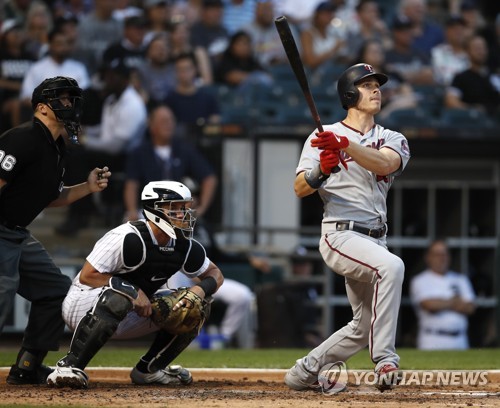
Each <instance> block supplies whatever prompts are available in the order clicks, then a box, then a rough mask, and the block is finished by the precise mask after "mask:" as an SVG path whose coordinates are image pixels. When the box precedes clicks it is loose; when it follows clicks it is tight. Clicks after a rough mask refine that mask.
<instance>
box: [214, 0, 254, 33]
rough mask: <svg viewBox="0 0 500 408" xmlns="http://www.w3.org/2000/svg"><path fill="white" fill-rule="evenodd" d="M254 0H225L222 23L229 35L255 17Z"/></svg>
mask: <svg viewBox="0 0 500 408" xmlns="http://www.w3.org/2000/svg"><path fill="white" fill-rule="evenodd" d="M255 5H256V0H225V1H224V13H223V15H222V25H223V26H224V27H225V28H226V30H227V32H228V34H229V35H232V34H234V33H235V32H236V31H240V30H241V29H242V28H243V27H244V26H246V25H248V24H250V23H251V22H252V21H254V19H255Z"/></svg>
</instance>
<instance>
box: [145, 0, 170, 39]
mask: <svg viewBox="0 0 500 408" xmlns="http://www.w3.org/2000/svg"><path fill="white" fill-rule="evenodd" d="M143 4H144V9H145V11H146V19H147V21H148V32H147V33H146V36H145V39H144V42H145V43H146V44H149V42H150V41H151V39H152V38H153V37H156V35H157V34H163V33H165V31H167V29H168V22H169V21H170V7H171V6H170V1H169V0H144V2H143Z"/></svg>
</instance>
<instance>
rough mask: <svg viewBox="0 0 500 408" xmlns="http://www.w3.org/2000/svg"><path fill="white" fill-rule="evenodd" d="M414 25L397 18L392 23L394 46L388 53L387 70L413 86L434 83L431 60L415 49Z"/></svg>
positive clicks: (405, 19) (386, 56)
mask: <svg viewBox="0 0 500 408" xmlns="http://www.w3.org/2000/svg"><path fill="white" fill-rule="evenodd" d="M413 33H414V31H413V23H412V22H411V21H410V20H408V19H407V18H405V17H396V18H395V19H394V21H393V23H392V37H393V46H392V48H391V49H389V50H388V51H387V52H386V55H385V62H386V64H387V68H388V69H390V70H391V71H393V72H397V73H398V74H399V75H400V76H401V77H403V78H404V80H405V81H407V82H408V83H410V84H412V85H426V84H432V83H434V76H433V74H432V67H431V65H430V59H429V58H428V57H427V56H426V55H425V54H424V53H422V52H421V51H419V50H417V49H415V48H414V47H413V45H412V44H413V37H414V34H413Z"/></svg>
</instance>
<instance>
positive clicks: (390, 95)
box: [354, 40, 417, 120]
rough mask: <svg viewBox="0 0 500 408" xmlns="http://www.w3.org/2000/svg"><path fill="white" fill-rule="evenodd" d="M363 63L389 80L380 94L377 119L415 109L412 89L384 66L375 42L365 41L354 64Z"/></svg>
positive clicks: (381, 52)
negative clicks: (385, 75)
mask: <svg viewBox="0 0 500 408" xmlns="http://www.w3.org/2000/svg"><path fill="white" fill-rule="evenodd" d="M361 62H365V63H367V64H369V65H371V66H372V67H373V69H374V70H375V72H385V73H386V74H387V75H388V76H389V77H390V78H391V80H390V81H389V82H388V83H387V84H386V85H385V86H384V92H383V93H382V109H381V110H380V112H379V114H378V117H379V119H381V120H383V119H386V118H387V117H388V116H389V115H390V114H391V113H392V112H394V111H396V110H399V109H411V108H416V107H417V97H416V95H415V92H414V90H413V87H412V86H411V85H410V84H409V83H408V82H406V81H405V79H404V78H403V77H402V76H401V75H399V74H398V73H397V72H392V71H391V70H390V69H388V68H387V67H386V66H385V51H384V48H383V46H382V44H381V43H380V42H379V41H377V40H369V41H366V42H365V43H364V44H363V45H362V46H361V49H360V52H359V55H358V58H357V60H356V61H354V63H361Z"/></svg>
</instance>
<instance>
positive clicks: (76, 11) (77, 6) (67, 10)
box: [52, 0, 93, 20]
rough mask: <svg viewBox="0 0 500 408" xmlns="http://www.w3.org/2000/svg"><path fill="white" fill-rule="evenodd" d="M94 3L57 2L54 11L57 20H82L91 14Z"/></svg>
mask: <svg viewBox="0 0 500 408" xmlns="http://www.w3.org/2000/svg"><path fill="white" fill-rule="evenodd" d="M92 7H93V3H92V2H91V1H88V0H70V1H68V0H55V1H54V2H53V3H52V10H53V14H54V17H55V18H59V17H67V16H74V17H76V18H77V19H78V20H80V19H81V18H82V17H83V16H84V15H86V14H88V13H90V12H91V10H92Z"/></svg>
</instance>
